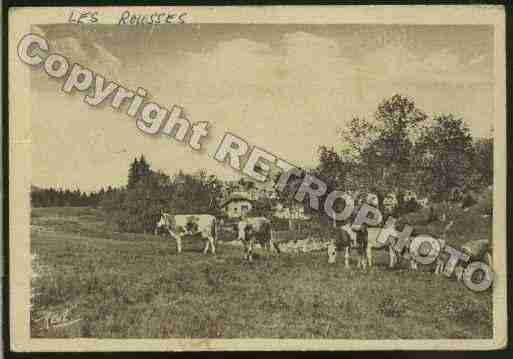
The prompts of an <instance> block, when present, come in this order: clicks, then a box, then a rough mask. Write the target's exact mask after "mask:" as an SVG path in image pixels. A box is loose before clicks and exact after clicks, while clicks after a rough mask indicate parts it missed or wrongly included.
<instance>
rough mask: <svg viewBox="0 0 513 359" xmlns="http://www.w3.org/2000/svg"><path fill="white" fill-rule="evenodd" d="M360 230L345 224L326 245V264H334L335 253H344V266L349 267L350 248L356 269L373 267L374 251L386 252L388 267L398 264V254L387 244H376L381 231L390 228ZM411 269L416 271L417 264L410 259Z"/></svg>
mask: <svg viewBox="0 0 513 359" xmlns="http://www.w3.org/2000/svg"><path fill="white" fill-rule="evenodd" d="M363 226H364V227H363V228H361V226H360V227H358V226H350V225H349V224H345V225H344V226H342V227H341V228H340V229H339V231H338V232H337V237H336V238H335V240H334V241H333V242H332V243H330V245H328V263H334V262H335V258H336V254H337V251H342V250H343V251H345V266H346V268H348V267H349V254H350V251H351V249H352V248H354V249H356V250H357V253H358V267H361V268H366V267H367V266H368V267H369V268H371V267H373V266H374V260H373V255H374V251H376V250H386V251H388V256H389V267H390V268H394V267H395V266H396V265H397V263H398V253H397V252H396V251H395V249H394V248H393V247H392V246H391V245H388V244H385V245H383V244H381V243H379V242H378V240H377V239H378V236H379V234H380V233H381V231H382V230H387V229H390V228H391V227H385V228H383V229H381V228H368V227H367V225H366V224H364V225H363ZM410 266H411V269H414V270H416V269H417V263H416V262H415V261H414V260H413V259H410Z"/></svg>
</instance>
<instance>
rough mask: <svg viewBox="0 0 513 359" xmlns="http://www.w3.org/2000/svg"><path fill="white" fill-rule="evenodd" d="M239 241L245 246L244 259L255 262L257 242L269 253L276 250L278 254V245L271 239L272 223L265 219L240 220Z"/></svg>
mask: <svg viewBox="0 0 513 359" xmlns="http://www.w3.org/2000/svg"><path fill="white" fill-rule="evenodd" d="M238 232H239V236H238V238H239V240H240V241H241V242H242V244H243V245H244V259H246V260H248V261H250V262H251V261H252V260H253V246H254V243H255V241H256V242H258V243H259V244H260V246H261V247H262V248H264V249H267V250H268V251H271V250H272V248H274V249H275V250H276V251H277V252H278V253H279V252H280V249H279V248H278V245H277V244H275V243H273V241H272V238H271V221H270V220H269V219H267V218H265V217H248V218H243V219H241V220H240V222H239V224H238Z"/></svg>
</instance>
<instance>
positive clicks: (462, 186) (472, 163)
mask: <svg viewBox="0 0 513 359" xmlns="http://www.w3.org/2000/svg"><path fill="white" fill-rule="evenodd" d="M339 139H340V140H339V143H336V144H333V145H331V146H329V145H323V146H320V147H319V161H318V165H317V166H316V167H315V168H310V169H307V170H304V174H306V173H309V174H312V175H314V176H316V177H317V178H319V179H321V180H323V181H324V182H325V183H326V185H327V187H328V191H327V192H326V193H329V192H331V191H332V190H339V191H343V192H349V193H355V192H357V193H375V194H376V195H377V196H378V200H379V206H380V207H381V208H380V209H382V210H383V205H384V200H385V198H386V196H388V195H390V194H393V195H394V196H395V198H396V200H397V210H399V211H401V210H403V211H409V210H414V209H415V208H416V207H415V203H414V206H412V203H411V201H407V200H405V196H406V193H407V192H408V191H414V192H415V193H416V194H417V195H419V196H422V197H427V198H429V200H430V202H435V203H436V202H444V201H448V200H450V199H451V197H453V196H454V193H459V194H460V195H465V194H466V193H470V192H472V191H481V190H482V189H483V188H485V187H488V186H490V185H492V184H493V138H492V137H489V138H474V137H472V135H471V133H470V130H469V128H468V126H467V125H466V123H465V121H464V120H463V119H462V118H460V117H457V116H454V115H453V114H441V115H436V116H434V117H432V118H430V117H429V116H428V115H427V114H426V113H425V112H424V111H422V110H421V109H419V108H417V106H416V104H415V102H414V100H413V99H411V98H408V97H406V96H402V95H394V96H392V97H390V98H388V99H385V100H384V101H382V102H381V103H380V104H379V105H378V108H377V110H376V111H375V113H374V115H373V116H372V118H370V119H366V118H362V117H353V118H352V119H351V121H349V123H347V124H345V125H344V126H343V127H342V128H341V130H340V136H339ZM304 174H303V176H302V177H304ZM278 177H279V176H276V178H273V179H274V180H277V178H278ZM301 181H302V178H301V177H300V178H293V179H292V180H291V181H289V184H288V186H287V187H286V188H285V190H284V191H283V192H280V193H277V198H278V201H279V202H281V203H282V204H284V205H286V206H289V207H290V208H292V207H294V203H293V201H294V195H295V192H296V191H297V189H298V188H299V185H300V184H301ZM236 187H240V188H243V189H245V190H251V189H252V188H253V187H254V183H253V182H251V181H248V180H245V179H244V178H242V179H241V180H240V181H239V183H237V184H235V183H233V182H223V181H221V180H220V179H218V178H217V177H216V176H215V175H212V174H208V173H207V172H206V171H204V170H201V171H198V172H196V173H192V174H187V173H184V172H183V171H179V172H178V173H176V174H174V175H173V176H169V175H168V174H166V173H164V172H162V171H154V170H153V169H152V168H151V165H150V163H149V162H148V161H147V160H146V158H145V157H144V155H141V156H140V157H139V158H135V159H134V160H133V161H132V162H131V164H130V166H129V169H128V174H127V185H126V186H122V187H117V188H113V187H110V186H109V187H107V188H105V189H103V188H102V189H100V190H99V191H96V192H91V193H84V192H81V191H80V190H78V189H75V190H67V189H66V190H62V189H54V188H49V189H39V188H35V187H33V188H32V191H31V199H32V205H33V206H34V207H45V206H92V207H99V208H102V209H104V210H105V211H106V213H108V214H109V216H108V218H109V220H111V221H113V222H115V224H116V225H117V226H118V228H119V230H120V231H126V232H149V231H152V230H153V229H154V227H155V221H156V218H158V216H159V213H160V210H161V209H166V210H167V211H169V212H171V213H210V214H214V215H221V211H220V208H219V205H220V203H221V199H222V198H224V197H226V195H227V194H229V193H231V192H233V191H235V190H236ZM455 189H456V190H457V191H455ZM320 200H321V205H320V208H323V200H324V198H320ZM307 202H308V198H305V203H304V205H305V212H307V213H308V212H310V213H312V211H311V210H310V209H309V208H308V206H306V203H307ZM274 204H275V203H273V200H271V199H269V198H267V199H266V198H263V199H260V200H257V201H255V202H254V206H253V213H252V215H265V216H270V215H272V208H273V205H274ZM337 206H340V204H339V203H336V204H335V207H337ZM321 212H322V211H321ZM321 216H322V214H321Z"/></svg>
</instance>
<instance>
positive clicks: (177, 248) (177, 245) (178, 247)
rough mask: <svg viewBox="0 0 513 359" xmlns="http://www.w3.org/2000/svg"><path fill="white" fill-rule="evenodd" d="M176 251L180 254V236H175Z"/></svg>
mask: <svg viewBox="0 0 513 359" xmlns="http://www.w3.org/2000/svg"><path fill="white" fill-rule="evenodd" d="M175 239H176V251H177V252H178V253H182V236H176V237H175Z"/></svg>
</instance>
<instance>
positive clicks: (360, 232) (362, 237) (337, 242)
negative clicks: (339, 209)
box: [328, 223, 369, 269]
mask: <svg viewBox="0 0 513 359" xmlns="http://www.w3.org/2000/svg"><path fill="white" fill-rule="evenodd" d="M368 241H369V233H368V230H367V225H366V224H365V223H364V224H362V225H360V226H349V225H348V224H345V225H344V226H342V227H341V228H339V230H338V231H337V234H336V237H335V239H334V240H333V241H332V243H330V244H329V245H328V263H335V261H336V256H337V251H344V263H345V267H346V268H349V267H350V265H349V254H350V252H351V249H356V252H357V254H358V264H357V267H358V268H362V269H365V268H367V258H366V257H367V255H366V253H367V247H368Z"/></svg>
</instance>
